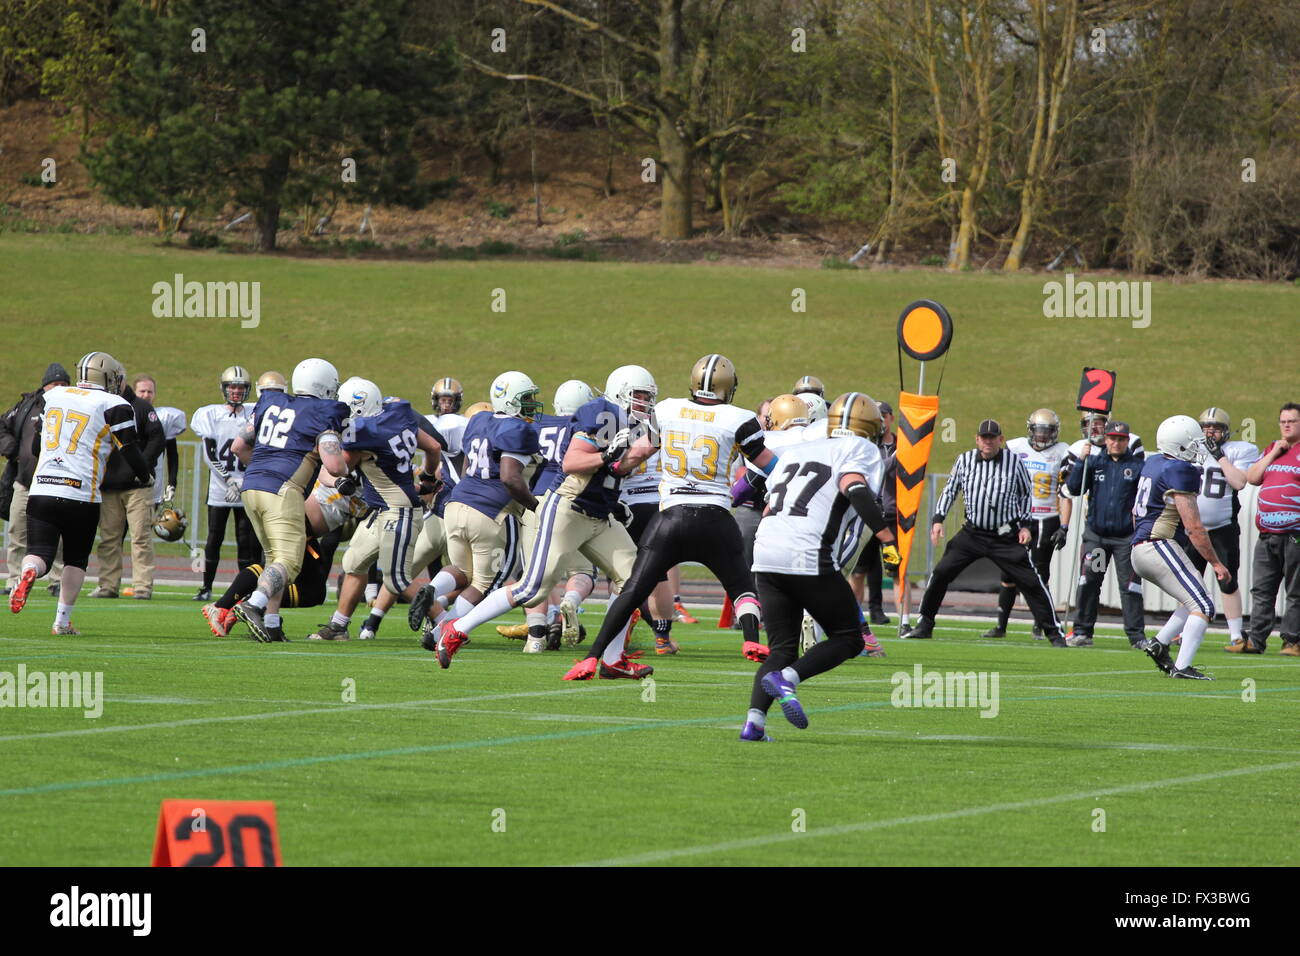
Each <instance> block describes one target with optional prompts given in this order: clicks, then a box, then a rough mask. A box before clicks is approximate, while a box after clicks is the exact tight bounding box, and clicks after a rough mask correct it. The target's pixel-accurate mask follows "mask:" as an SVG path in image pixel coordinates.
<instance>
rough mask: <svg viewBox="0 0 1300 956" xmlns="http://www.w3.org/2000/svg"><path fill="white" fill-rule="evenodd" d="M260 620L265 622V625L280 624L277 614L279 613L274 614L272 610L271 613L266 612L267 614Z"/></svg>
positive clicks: (277, 625) (275, 625) (276, 625)
mask: <svg viewBox="0 0 1300 956" xmlns="http://www.w3.org/2000/svg"><path fill="white" fill-rule="evenodd" d="M262 621H263V623H264V624H266V626H267V627H279V626H280V615H279V614H275V613H273V612H272V613H268V614H267V615H266V617H264V618H262Z"/></svg>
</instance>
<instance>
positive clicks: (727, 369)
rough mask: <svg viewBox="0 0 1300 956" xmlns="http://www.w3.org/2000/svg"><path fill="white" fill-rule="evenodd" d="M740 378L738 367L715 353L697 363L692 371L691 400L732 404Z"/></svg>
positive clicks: (723, 356)
mask: <svg viewBox="0 0 1300 956" xmlns="http://www.w3.org/2000/svg"><path fill="white" fill-rule="evenodd" d="M738 385H740V378H739V377H738V376H737V375H736V366H734V365H732V364H731V359H729V358H727V357H726V356H725V355H719V354H718V353H717V352H714V353H713V354H712V355H706V356H704V358H702V359H700V360H699V361H698V362H696V363H695V367H694V368H693V369H691V398H692V399H695V400H696V401H698V400H699V399H701V398H703V399H705V400H707V401H718V402H723V403H726V402H730V401H731V400H732V399H733V398H735V397H736V387H737V386H738Z"/></svg>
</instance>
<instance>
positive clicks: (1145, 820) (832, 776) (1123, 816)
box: [0, 593, 1300, 866]
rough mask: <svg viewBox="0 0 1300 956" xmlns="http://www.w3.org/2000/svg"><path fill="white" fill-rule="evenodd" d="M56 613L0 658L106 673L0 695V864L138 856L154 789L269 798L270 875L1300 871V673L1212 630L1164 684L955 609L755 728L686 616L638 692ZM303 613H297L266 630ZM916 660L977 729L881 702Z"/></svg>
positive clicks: (498, 665)
mask: <svg viewBox="0 0 1300 956" xmlns="http://www.w3.org/2000/svg"><path fill="white" fill-rule="evenodd" d="M398 610H399V611H400V608H399V609H398ZM52 612H53V607H52V602H51V601H50V599H49V598H48V597H47V596H46V595H44V594H43V593H38V595H37V596H35V597H34V598H33V599H32V602H31V604H30V605H29V606H28V608H27V610H26V611H24V612H23V614H22V615H21V616H20V617H17V618H14V617H11V616H10V615H8V614H6V615H5V620H4V622H3V628H4V630H3V640H2V641H0V670H4V671H10V672H14V671H15V670H16V668H17V666H18V664H19V663H23V664H25V665H26V666H27V668H28V669H29V671H30V670H36V669H42V670H46V671H55V670H63V671H66V670H89V671H102V672H103V674H104V688H105V698H106V703H105V704H104V712H103V715H102V717H100V718H99V719H98V720H87V719H85V718H84V717H83V716H82V714H81V712H80V711H67V710H55V709H45V710H34V709H26V710H3V711H0V720H2V721H3V723H2V724H0V767H3V770H0V811H2V812H3V818H4V825H3V827H0V862H3V863H5V864H60V865H80V864H114V865H143V864H146V863H147V862H148V860H149V853H150V848H151V846H152V842H153V833H154V827H155V824H156V820H157V814H158V807H159V803H160V801H161V800H163V799H166V798H184V799H193V800H196V801H201V800H208V799H245V800H253V799H257V800H273V801H275V804H276V808H277V813H278V816H279V829H280V836H281V844H282V853H283V858H284V861H285V863H287V864H290V865H293V864H299V865H339V864H353V865H363V864H409V865H431V864H471V865H492V864H574V863H594V862H604V863H655V864H749V865H772V864H809V863H816V864H845V865H906V864H921V865H928V864H950V865H954V864H1011V865H1038V864H1055V865H1062V864H1065V865H1071V864H1089V865H1121V864H1122V865H1143V866H1148V865H1166V864H1198V865H1232V864H1247V863H1249V864H1251V865H1256V866H1258V865H1288V864H1289V865H1294V864H1295V863H1297V862H1298V861H1300V850H1297V848H1296V846H1295V843H1294V841H1292V840H1288V839H1280V838H1279V836H1280V835H1281V834H1287V833H1292V832H1294V831H1295V828H1296V826H1297V825H1298V824H1300V810H1297V808H1296V806H1295V801H1294V799H1292V798H1293V791H1294V786H1295V780H1296V777H1297V772H1300V748H1297V747H1296V745H1295V738H1294V734H1293V733H1292V727H1293V725H1294V716H1295V708H1296V705H1297V704H1298V703H1300V674H1297V672H1296V671H1295V666H1296V665H1295V664H1294V663H1293V662H1291V661H1289V660H1288V659H1285V658H1278V657H1276V656H1275V655H1270V656H1268V657H1265V658H1255V659H1245V660H1243V659H1240V658H1236V657H1230V656H1228V655H1224V654H1222V653H1221V652H1219V650H1218V646H1217V642H1215V641H1207V643H1206V646H1205V648H1204V649H1203V651H1202V658H1203V661H1201V662H1200V663H1202V666H1204V667H1205V668H1206V669H1207V670H1209V671H1212V672H1213V673H1214V674H1215V675H1216V676H1217V678H1218V680H1217V681H1216V682H1214V683H1205V682H1191V681H1187V682H1184V681H1179V682H1175V681H1171V680H1168V679H1167V678H1164V677H1163V676H1162V675H1160V674H1159V673H1158V672H1157V671H1156V670H1155V668H1154V667H1153V666H1152V665H1151V663H1150V662H1149V661H1148V660H1147V658H1146V657H1145V656H1144V655H1142V654H1140V653H1139V652H1136V651H1131V650H1129V649H1128V648H1127V644H1126V643H1125V642H1124V640H1123V638H1114V639H1104V640H1099V642H1098V646H1097V647H1095V648H1091V649H1077V650H1068V651H1061V650H1055V649H1052V648H1051V647H1048V646H1046V645H1045V644H1044V643H1043V642H1041V641H1032V640H1030V638H1029V636H1028V634H1027V632H1025V630H1024V629H1023V628H1021V629H1017V630H1015V631H1013V633H1012V635H1011V636H1010V637H1009V638H1008V639H1007V640H1005V641H999V642H991V641H982V640H980V639H979V638H978V637H977V635H978V634H979V633H980V631H982V630H983V628H984V627H985V625H977V624H973V623H969V622H968V623H966V624H960V623H951V622H950V623H949V624H948V625H946V626H943V627H941V628H940V638H939V639H936V640H934V641H931V642H924V643H921V642H911V643H909V642H904V641H898V640H890V639H888V638H886V639H885V640H884V642H883V643H884V646H885V647H886V649H887V651H888V653H889V657H888V658H887V659H885V660H867V659H861V658H860V659H855V660H852V661H850V662H848V663H847V664H845V665H844V666H842V667H841V668H839V669H837V670H835V671H833V672H831V673H830V674H827V675H824V676H822V677H819V678H815V679H814V680H812V681H809V682H808V683H807V684H805V685H804V686H803V687H802V689H801V698H802V700H803V701H804V703H805V705H806V706H807V707H808V709H809V711H810V717H811V726H810V727H809V729H808V730H806V731H797V730H795V729H794V728H793V727H791V726H789V725H788V724H787V723H786V722H785V720H784V719H783V718H782V717H781V716H780V713H779V711H774V713H773V715H772V720H771V723H770V725H769V729H770V732H771V733H772V735H773V736H774V737H776V738H777V742H776V743H773V744H750V743H741V742H739V741H738V740H737V734H738V730H739V726H740V723H741V722H742V721H743V718H744V712H745V708H746V706H747V700H748V692H749V690H748V689H749V683H750V680H751V679H752V675H753V672H754V667H755V665H753V664H751V663H749V662H747V661H745V660H744V659H743V658H742V657H741V655H740V651H739V638H738V637H737V636H736V635H735V634H733V633H732V632H721V631H717V630H715V629H713V628H712V627H711V626H708V625H706V624H705V623H701V624H699V625H695V626H692V627H683V626H680V625H679V626H678V627H676V628H674V633H675V634H676V635H677V636H678V638H679V640H680V642H681V644H682V646H683V653H682V654H681V655H679V656H677V657H675V658H657V657H656V656H655V655H654V654H653V653H650V654H648V655H647V657H648V658H649V659H650V663H652V664H654V665H655V666H656V668H657V673H656V675H655V682H654V685H653V692H652V693H650V692H647V689H646V687H645V686H644V685H639V684H637V683H635V682H632V681H595V682H592V683H587V684H579V685H574V684H568V683H563V682H562V681H561V680H560V677H561V675H562V674H563V673H564V671H565V670H566V669H567V667H568V665H569V662H570V660H571V658H572V656H573V655H572V653H570V652H563V651H562V652H558V653H551V654H545V655H540V656H525V655H523V654H522V653H520V646H521V645H520V643H519V642H517V641H508V640H506V639H504V638H500V637H498V636H497V635H496V634H495V633H493V632H492V629H491V628H487V629H484V630H483V631H481V632H479V633H478V634H476V636H475V640H474V643H473V644H472V645H471V646H470V647H469V648H467V649H465V650H464V651H462V652H461V654H460V655H458V656H457V657H456V659H455V662H454V664H453V666H452V668H451V669H450V670H448V671H442V670H440V669H439V668H438V665H437V662H436V660H435V659H434V657H433V655H431V654H428V653H426V652H425V651H423V650H421V649H420V648H419V647H418V645H417V644H416V643H415V640H414V636H413V635H412V634H411V633H410V632H409V631H407V630H406V627H405V622H404V615H401V614H398V615H397V618H396V619H394V620H390V621H388V622H387V623H386V625H385V629H384V630H383V631H381V633H380V639H379V640H378V641H377V642H374V643H365V644H363V643H361V642H358V641H355V640H354V641H353V642H351V643H348V644H329V645H320V644H315V643H308V642H306V641H301V640H296V641H295V642H294V643H293V644H292V645H290V646H269V645H258V644H253V643H251V642H248V641H246V640H244V639H242V638H241V637H238V636H237V635H239V634H242V633H243V629H242V627H241V628H240V629H239V630H237V631H236V635H232V637H230V638H228V639H225V640H218V639H216V638H214V637H211V636H210V635H208V634H207V633H206V630H205V627H204V624H203V622H202V621H201V619H200V618H199V615H198V612H197V610H196V606H195V605H194V603H193V602H191V601H188V600H185V599H184V598H182V597H180V596H179V595H175V596H168V597H165V598H164V599H162V600H155V601H154V602H153V603H151V604H136V603H135V602H131V601H119V602H103V601H89V600H87V601H83V602H82V604H81V605H79V606H78V608H77V611H76V617H75V620H76V622H77V624H78V626H79V627H80V628H81V630H82V631H83V636H82V637H80V638H51V637H49V636H44V635H48V627H49V621H50V618H51V616H52ZM600 614H601V608H600V607H599V606H593V607H592V608H591V609H590V610H589V611H588V613H587V614H586V615H585V616H584V617H585V619H586V621H587V626H588V627H589V628H591V627H592V626H593V623H594V620H599V617H600ZM323 619H324V615H323V613H322V611H321V610H320V609H314V610H305V611H289V612H287V614H286V629H287V630H288V632H289V633H290V634H291V635H295V636H296V635H301V634H305V633H306V632H307V631H308V630H310V629H312V628H313V627H314V626H315V625H316V624H317V623H318V622H319V621H320V620H323ZM593 619H594V620H593ZM709 623H710V624H711V621H710V622H709ZM887 630H889V629H887ZM639 638H640V642H641V643H642V644H645V643H652V642H649V641H648V638H647V636H646V631H645V629H644V628H642V629H641V631H640V634H639ZM916 664H921V665H922V666H923V667H924V668H925V670H926V671H931V670H939V671H977V672H978V671H985V672H996V673H997V674H998V675H999V681H1000V703H999V709H998V712H997V715H996V717H994V718H992V719H985V718H981V717H980V716H979V714H980V711H979V710H976V709H935V708H930V709H925V708H922V709H905V708H896V707H893V706H891V703H890V701H891V690H892V685H891V675H892V674H893V673H894V672H896V671H900V670H902V671H907V672H909V673H910V672H912V670H913V667H914V665H916ZM1247 677H1249V678H1251V679H1252V680H1254V681H1255V682H1256V698H1257V699H1256V700H1255V701H1254V702H1245V701H1243V699H1242V680H1243V678H1247ZM346 679H351V680H353V681H355V689H356V702H355V703H344V702H342V688H343V686H344V681H345V680H346ZM648 697H653V699H647V698H648ZM1246 806H1249V807H1250V808H1251V809H1250V811H1249V812H1244V807H1246ZM1097 809H1101V810H1103V811H1104V813H1105V818H1104V820H1105V831H1104V832H1095V831H1094V824H1095V822H1096V821H1097V820H1098V819H1100V817H1098V816H1097V814H1096V813H1095V811H1096V810H1097ZM497 811H504V817H502V815H501V814H500V813H499V812H497ZM797 811H803V814H802V819H803V820H804V824H805V827H806V832H801V833H796V832H794V830H793V829H792V826H793V825H794V824H795V823H796V822H797V821H798V820H799V819H801V818H800V817H799V816H796V812H797ZM502 819H504V823H505V829H504V832H498V830H499V825H498V829H497V830H494V829H493V822H494V820H498V821H499V820H502Z"/></svg>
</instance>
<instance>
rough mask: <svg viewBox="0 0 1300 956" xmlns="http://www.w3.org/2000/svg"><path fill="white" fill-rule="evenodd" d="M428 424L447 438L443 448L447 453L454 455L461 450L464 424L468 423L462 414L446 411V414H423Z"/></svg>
mask: <svg viewBox="0 0 1300 956" xmlns="http://www.w3.org/2000/svg"><path fill="white" fill-rule="evenodd" d="M424 417H425V418H427V419H428V420H429V424H430V425H432V426H433V427H434V428H436V429H438V434H439V435H441V436H442V437H443V438H445V439H447V447H446V448H444V449H443V451H445V452H446V453H447V454H449V455H451V456H452V457H455V456H456V455H459V454H460V452H461V445H460V443H461V439H462V438H463V437H464V435H465V426H466V425H468V424H469V419H468V418H466V417H465V416H464V415H457V414H456V413H455V412H448V413H447V414H446V415H425V416H424Z"/></svg>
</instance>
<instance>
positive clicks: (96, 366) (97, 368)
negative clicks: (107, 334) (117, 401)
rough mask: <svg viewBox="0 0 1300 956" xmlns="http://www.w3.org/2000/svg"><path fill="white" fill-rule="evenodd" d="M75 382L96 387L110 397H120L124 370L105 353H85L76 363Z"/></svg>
mask: <svg viewBox="0 0 1300 956" xmlns="http://www.w3.org/2000/svg"><path fill="white" fill-rule="evenodd" d="M77 380H78V381H79V382H85V383H86V384H87V385H98V386H99V387H100V388H102V389H103V390H104V391H106V392H108V393H109V394H111V395H121V394H122V383H123V382H124V381H125V380H126V369H124V368H123V367H122V363H121V362H119V361H118V360H117V359H115V358H113V356H111V355H109V354H108V353H107V352H87V353H86V354H85V355H83V356H82V357H81V360H80V361H79V362H77Z"/></svg>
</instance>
